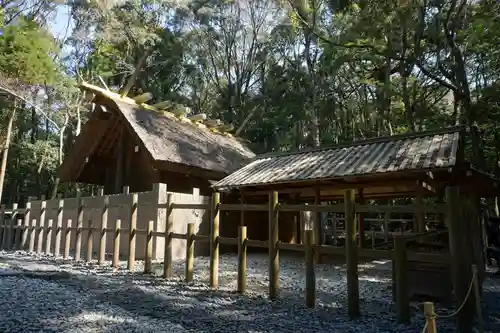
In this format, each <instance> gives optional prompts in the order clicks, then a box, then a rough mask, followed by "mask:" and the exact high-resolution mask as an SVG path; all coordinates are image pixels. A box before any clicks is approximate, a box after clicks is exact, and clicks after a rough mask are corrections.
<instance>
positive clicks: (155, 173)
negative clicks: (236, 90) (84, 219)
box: [59, 83, 254, 194]
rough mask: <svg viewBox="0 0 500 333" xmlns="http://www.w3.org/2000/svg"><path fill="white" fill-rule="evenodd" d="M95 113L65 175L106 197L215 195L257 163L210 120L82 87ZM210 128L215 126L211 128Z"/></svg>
mask: <svg viewBox="0 0 500 333" xmlns="http://www.w3.org/2000/svg"><path fill="white" fill-rule="evenodd" d="M80 88H81V89H82V90H84V91H85V92H86V94H87V95H89V94H90V95H91V96H93V99H92V102H93V106H94V107H93V111H92V113H91V115H90V117H89V120H88V121H87V122H86V123H85V124H84V125H83V127H82V130H81V133H80V135H79V136H78V137H77V138H76V140H75V144H74V146H73V148H72V149H71V151H70V153H69V155H68V156H67V157H66V159H65V160H64V162H63V164H62V165H61V167H60V169H59V178H60V180H61V181H62V182H78V183H87V184H95V185H101V186H103V187H104V193H105V194H112V193H121V191H122V188H123V186H129V189H130V191H131V192H138V191H148V190H151V189H152V185H153V184H154V183H167V184H168V186H169V190H170V191H175V192H186V193H189V192H192V190H193V188H199V189H200V193H201V194H210V193H211V191H212V190H211V188H210V182H211V181H215V180H219V179H222V178H223V177H225V176H227V175H228V174H230V173H231V172H233V171H235V170H237V169H238V168H240V167H242V166H244V165H245V164H247V163H248V162H249V161H250V159H251V158H253V157H254V154H253V153H252V151H251V150H250V149H249V148H248V147H247V146H246V145H245V144H244V143H243V142H241V141H240V140H239V139H237V138H235V137H234V136H232V135H231V134H229V133H227V132H224V131H222V130H221V128H220V126H218V125H217V124H215V125H213V122H214V121H211V122H210V120H209V121H207V120H206V119H205V117H196V116H195V117H186V116H184V115H175V114H173V113H171V112H169V111H166V110H165V109H163V108H161V107H155V106H150V105H147V104H145V103H142V102H141V101H140V98H141V96H139V97H138V98H137V97H136V98H135V99H133V98H129V97H126V96H120V95H119V94H117V93H113V92H111V91H109V90H106V89H102V88H100V87H97V86H94V85H91V84H88V83H82V84H81V85H80ZM209 124H210V125H209Z"/></svg>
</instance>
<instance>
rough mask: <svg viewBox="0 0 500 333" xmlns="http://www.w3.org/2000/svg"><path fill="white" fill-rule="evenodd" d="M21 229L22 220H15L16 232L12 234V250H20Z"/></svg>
mask: <svg viewBox="0 0 500 333" xmlns="http://www.w3.org/2000/svg"><path fill="white" fill-rule="evenodd" d="M22 227H23V220H22V219H17V223H16V231H15V233H14V248H15V249H17V250H21V249H22V248H21V231H22V229H21V228H22Z"/></svg>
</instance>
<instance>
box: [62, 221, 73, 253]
mask: <svg viewBox="0 0 500 333" xmlns="http://www.w3.org/2000/svg"><path fill="white" fill-rule="evenodd" d="M72 224H73V221H71V219H68V221H66V232H65V237H64V256H63V258H64V259H68V258H69V248H70V247H71V225H72Z"/></svg>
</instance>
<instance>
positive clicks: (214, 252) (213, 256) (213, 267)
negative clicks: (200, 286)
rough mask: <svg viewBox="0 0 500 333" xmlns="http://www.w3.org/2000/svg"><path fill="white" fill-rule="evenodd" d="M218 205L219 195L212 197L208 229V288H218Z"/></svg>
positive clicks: (215, 193) (216, 193)
mask: <svg viewBox="0 0 500 333" xmlns="http://www.w3.org/2000/svg"><path fill="white" fill-rule="evenodd" d="M219 204H220V193H218V192H214V193H213V195H212V210H211V211H212V214H211V217H212V218H211V224H212V225H211V228H210V287H212V288H217V287H218V286H219V216H220V214H219Z"/></svg>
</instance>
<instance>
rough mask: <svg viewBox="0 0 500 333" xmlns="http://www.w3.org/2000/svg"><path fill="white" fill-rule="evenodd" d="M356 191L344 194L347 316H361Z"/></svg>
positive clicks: (347, 191)
mask: <svg viewBox="0 0 500 333" xmlns="http://www.w3.org/2000/svg"><path fill="white" fill-rule="evenodd" d="M355 195H356V191H355V190H352V189H350V190H346V191H345V192H344V206H345V228H346V239H345V250H346V251H345V252H346V263H347V314H348V316H349V317H351V318H353V317H356V316H359V314H360V311H359V280H358V249H357V244H356V219H355V216H356V212H355Z"/></svg>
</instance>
